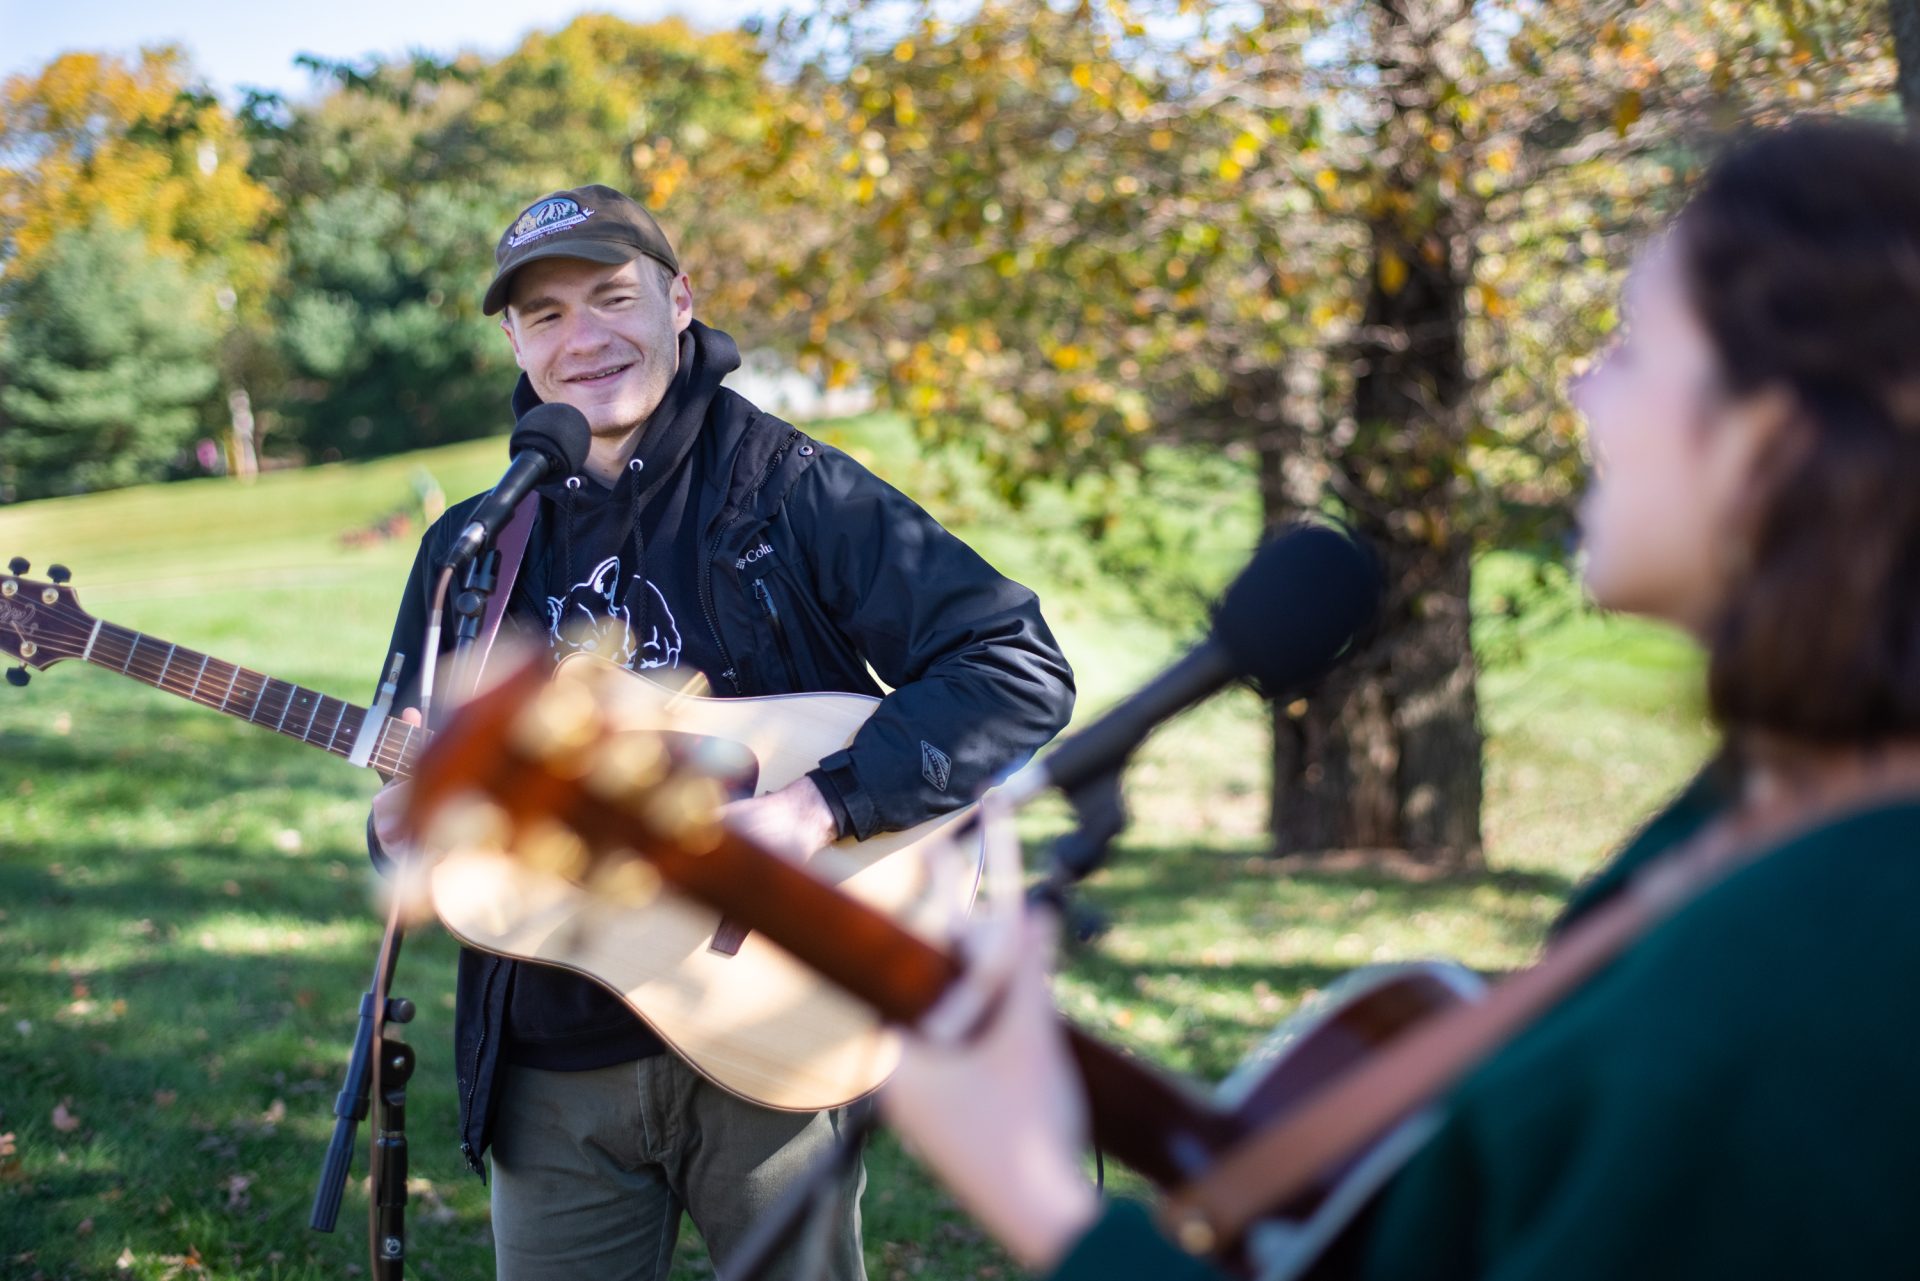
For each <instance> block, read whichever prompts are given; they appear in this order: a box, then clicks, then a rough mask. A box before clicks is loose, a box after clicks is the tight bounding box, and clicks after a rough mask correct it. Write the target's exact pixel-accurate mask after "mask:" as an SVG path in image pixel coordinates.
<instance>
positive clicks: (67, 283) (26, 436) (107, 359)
mask: <svg viewBox="0 0 1920 1281" xmlns="http://www.w3.org/2000/svg"><path fill="white" fill-rule="evenodd" d="M211 293H212V290H211V289H210V288H209V287H208V286H206V285H205V284H204V283H203V282H199V281H197V280H195V279H194V278H193V277H192V276H191V275H190V274H189V273H188V272H187V270H186V269H185V268H183V267H182V266H180V265H179V264H178V263H176V262H174V261H173V260H171V259H169V258H165V257H160V256H157V255H156V254H154V253H153V252H152V251H151V250H149V249H148V248H147V247H146V244H145V243H144V240H143V237H142V236H141V234H140V233H139V232H138V231H134V230H130V229H126V228H121V227H115V226H112V225H110V224H108V223H106V222H104V221H96V222H94V223H93V224H91V225H90V226H87V227H85V228H81V229H76V230H72V231H67V232H63V233H61V234H60V235H59V236H57V237H56V238H55V240H54V241H53V243H52V244H51V245H49V246H48V248H47V250H46V251H45V252H44V253H43V254H42V255H41V257H40V258H39V260H38V261H36V262H35V264H34V265H33V268H32V270H30V271H29V272H26V273H23V274H21V275H20V276H18V277H14V278H12V279H10V280H9V281H8V283H7V287H6V289H5V295H4V307H5V310H6V312H7V329H8V341H7V343H6V345H5V346H4V348H0V485H4V486H5V487H6V488H7V489H9V490H11V491H12V494H13V496H14V497H17V498H23V499H24V498H40V497H46V496H49V495H54V494H71V493H80V492H83V491H87V490H96V489H111V488H115V487H117V486H121V485H131V484H137V483H139V482H141V481H147V480H155V479H159V478H160V477H161V476H163V475H164V474H165V472H166V470H167V468H168V465H169V464H170V463H171V462H172V461H173V460H174V459H175V458H176V457H178V456H179V454H180V453H181V452H182V451H183V450H184V449H185V448H187V446H189V445H190V444H191V442H192V440H193V438H194V436H195V435H196V434H198V433H199V432H200V431H202V430H203V427H204V424H205V423H206V422H207V421H208V419H207V418H206V417H205V415H206V413H207V412H208V409H209V405H210V403H211V401H212V400H213V399H214V398H215V394H216V392H217V389H218V384H219V370H218V366H217V364H216V348H217V344H218V339H219V335H218V329H217V326H216V324H215V323H214V319H213V307H212V300H211V298H210V295H211Z"/></svg>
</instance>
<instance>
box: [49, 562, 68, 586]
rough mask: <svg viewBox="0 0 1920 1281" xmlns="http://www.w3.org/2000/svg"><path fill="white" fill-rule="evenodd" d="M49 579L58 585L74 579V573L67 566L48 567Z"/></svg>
mask: <svg viewBox="0 0 1920 1281" xmlns="http://www.w3.org/2000/svg"><path fill="white" fill-rule="evenodd" d="M47 577H48V578H51V579H52V580H53V581H54V582H56V583H64V582H66V581H68V580H69V579H71V578H72V577H73V571H72V570H70V569H68V568H67V567H66V566H65V565H49V566H47Z"/></svg>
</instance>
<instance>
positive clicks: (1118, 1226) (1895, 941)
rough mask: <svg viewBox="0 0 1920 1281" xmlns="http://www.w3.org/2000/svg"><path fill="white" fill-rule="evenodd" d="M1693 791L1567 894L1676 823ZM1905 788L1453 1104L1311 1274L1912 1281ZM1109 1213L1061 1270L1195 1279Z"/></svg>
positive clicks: (1668, 835) (1670, 926)
mask: <svg viewBox="0 0 1920 1281" xmlns="http://www.w3.org/2000/svg"><path fill="white" fill-rule="evenodd" d="M1713 808H1714V806H1713V804H1712V794H1711V790H1710V789H1709V788H1708V787H1707V786H1706V785H1705V784H1701V783H1696V784H1695V786H1694V787H1693V788H1691V789H1689V791H1688V793H1687V794H1686V795H1685V796H1683V797H1682V798H1681V799H1680V800H1679V801H1678V802H1676V803H1675V805H1674V806H1673V807H1671V808H1670V809H1668V810H1667V811H1666V812H1665V813H1663V814H1662V815H1661V816H1660V817H1659V818H1658V819H1656V820H1655V821H1654V822H1653V823H1652V824H1651V825H1650V826H1649V827H1648V828H1647V829H1646V831H1645V832H1643V833H1642V834H1641V835H1640V837H1639V838H1638V839H1636V840H1635V841H1634V842H1633V843H1632V844H1631V845H1630V846H1629V847H1628V848H1627V849H1626V850H1625V851H1624V852H1623V853H1622V854H1621V855H1620V857H1619V858H1618V859H1617V860H1615V862H1614V863H1613V864H1612V865H1610V866H1609V867H1608V869H1607V870H1606V871H1605V872H1603V873H1602V874H1601V875H1600V876H1599V877H1597V878H1596V879H1595V880H1594V881H1593V882H1592V883H1591V884H1590V885H1589V886H1588V887H1587V888H1586V889H1585V890H1584V891H1582V892H1581V893H1580V894H1578V895H1576V896H1575V898H1574V901H1573V903H1572V905H1571V906H1570V908H1569V915H1570V916H1571V915H1575V914H1577V913H1578V912H1580V911H1582V910H1584V909H1585V908H1587V907H1590V906H1592V905H1593V904H1594V903H1596V902H1598V901H1600V900H1601V899H1603V898H1604V897H1606V896H1607V895H1608V894H1609V893H1611V892H1612V891H1613V890H1615V889H1617V888H1618V887H1619V886H1620V885H1621V884H1622V883H1623V882H1624V880H1625V878H1626V876H1627V874H1628V873H1629V872H1630V871H1631V870H1632V869H1633V868H1635V867H1638V866H1639V865H1640V864H1642V863H1645V862H1646V861H1648V860H1649V859H1651V858H1653V857H1655V856H1657V855H1658V854H1660V853H1661V852H1663V851H1665V850H1667V849H1669V848H1671V847H1672V846H1674V845H1675V844H1677V843H1678V842H1679V841H1682V840H1684V839H1685V838H1686V837H1687V836H1688V835H1690V834H1692V833H1693V832H1694V831H1695V830H1697V829H1698V827H1699V826H1700V825H1701V824H1702V823H1703V822H1704V821H1705V820H1706V818H1707V817H1708V816H1709V815H1710V814H1711V813H1712V811H1713ZM1916 1015H1920V800H1914V801H1908V802H1905V803H1901V804H1898V805H1887V806H1883V807H1881V808H1877V809H1873V810H1870V811H1865V812H1862V813H1858V814H1855V815H1852V816H1850V817H1846V818H1843V819H1841V820H1839V821H1837V822H1834V823H1831V824H1829V825H1827V826H1825V827H1823V828H1821V829H1819V830H1817V831H1814V832H1811V833H1809V834H1807V835H1805V836H1802V837H1800V838H1798V839H1796V840H1794V841H1792V842H1790V843H1789V844H1787V845H1784V846H1782V847H1780V848H1779V849H1777V850H1775V851H1773V852H1772V853H1770V854H1768V855H1766V856H1765V857H1763V858H1761V859H1759V860H1757V861H1755V862H1754V863H1752V864H1749V865H1748V866H1746V867H1744V868H1742V869H1740V870H1739V871H1738V872H1736V873H1735V874H1733V875H1732V876H1730V877H1729V878H1728V879H1727V880H1725V881H1723V882H1722V883H1720V884H1719V885H1717V886H1715V887H1714V888H1712V889H1711V890H1709V891H1708V892H1707V893H1706V894H1704V895H1702V896H1701V897H1700V898H1699V899H1697V900H1696V901H1694V902H1693V903H1691V904H1689V905H1688V906H1686V907H1685V908H1683V909H1682V910H1681V911H1680V912H1679V913H1677V914H1676V915H1675V916H1674V917H1673V918H1672V919H1670V920H1668V921H1666V922H1664V923H1663V924H1661V925H1659V926H1657V927H1656V928H1655V929H1654V930H1653V931H1651V932H1650V933H1649V934H1648V935H1647V936H1646V937H1645V938H1643V939H1641V940H1640V941H1639V942H1638V943H1637V944H1636V945H1635V946H1634V947H1632V948H1631V949H1630V950H1629V951H1628V952H1627V953H1625V954H1624V955H1622V956H1621V957H1620V958H1619V959H1618V960H1616V961H1615V962H1614V963H1613V964H1612V965H1611V966H1609V967H1608V968H1607V969H1606V970H1604V971H1603V972H1602V973H1601V974H1600V975H1599V976H1598V977H1596V978H1594V979H1593V980H1592V981H1590V982H1589V983H1588V984H1587V985H1586V986H1585V987H1584V988H1582V989H1581V990H1580V991H1579V992H1578V993H1576V994H1575V995H1574V996H1572V997H1571V998H1569V999H1568V1000H1567V1001H1565V1002H1564V1003H1562V1004H1561V1005H1560V1006H1559V1007H1558V1008H1556V1009H1555V1010H1554V1011H1553V1012H1552V1013H1551V1014H1549V1015H1548V1016H1547V1017H1545V1018H1544V1019H1542V1020H1541V1021H1540V1022H1539V1023H1537V1024H1536V1025H1535V1026H1534V1027H1532V1028H1531V1029H1529V1030H1528V1031H1527V1032H1526V1033H1524V1034H1523V1035H1521V1036H1520V1037H1519V1038H1517V1039H1516V1040H1515V1041H1513V1042H1512V1043H1511V1044H1510V1045H1508V1046H1507V1047H1506V1048H1505V1049H1503V1050H1501V1051H1500V1052H1499V1053H1498V1054H1496V1055H1494V1057H1493V1058H1491V1059H1489V1060H1488V1061H1487V1062H1486V1063H1485V1064H1483V1065H1482V1066H1481V1067H1480V1068H1479V1069H1478V1070H1476V1071H1475V1072H1473V1073H1472V1074H1471V1075H1470V1076H1469V1077H1468V1078H1467V1079H1466V1080H1465V1081H1464V1082H1462V1084H1461V1085H1460V1087H1459V1088H1458V1089H1457V1090H1456V1091H1455V1092H1454V1094H1453V1095H1452V1096H1451V1097H1450V1098H1449V1100H1448V1101H1447V1105H1446V1114H1445V1119H1444V1120H1443V1122H1442V1124H1441V1127H1440V1129H1439V1130H1438V1131H1437V1132H1436V1133H1435V1135H1434V1137H1433V1138H1432V1140H1431V1141H1430V1142H1429V1143H1428V1144H1427V1145H1426V1146H1425V1147H1424V1148H1422V1149H1421V1151H1420V1152H1419V1153H1418V1154H1417V1155H1416V1156H1415V1157H1414V1159H1413V1160H1412V1161H1411V1162H1409V1163H1408V1165H1407V1166H1406V1168H1405V1169H1404V1170H1402V1171H1401V1172H1400V1174H1399V1175H1398V1176H1396V1177H1395V1179H1394V1180H1393V1181H1392V1182H1391V1183H1390V1184H1389V1185H1388V1186H1387V1188H1386V1189H1385V1190H1384V1191H1383V1193H1382V1195H1381V1196H1380V1198H1379V1199H1378V1200H1377V1201H1376V1203H1375V1204H1374V1206H1373V1207H1372V1209H1371V1210H1370V1211H1369V1213H1368V1215H1367V1217H1366V1218H1365V1219H1364V1220H1363V1221H1362V1222H1361V1223H1360V1224H1359V1225H1357V1227H1356V1229H1355V1230H1354V1231H1353V1232H1352V1233H1350V1234H1349V1236H1348V1238H1347V1239H1346V1241H1345V1242H1344V1243H1343V1246H1342V1248H1341V1250H1340V1251H1339V1254H1338V1256H1337V1257H1336V1258H1335V1259H1333V1260H1330V1261H1329V1262H1328V1263H1327V1264H1326V1265H1325V1266H1324V1267H1323V1268H1322V1269H1321V1270H1320V1271H1319V1272H1317V1273H1316V1275H1317V1276H1328V1275H1333V1276H1340V1277H1353V1278H1364V1279H1366V1281H1374V1279H1378V1281H1389V1279H1391V1281H1464V1279H1466V1278H1476V1279H1479V1281H1522V1279H1523V1278H1525V1279H1529V1281H1530V1279H1534V1278H1538V1279H1539V1281H1586V1279H1587V1278H1592V1279H1593V1281H1602V1279H1605V1281H1623V1279H1626V1278H1631V1279H1632V1281H1661V1279H1662V1278H1673V1279H1674V1281H1681V1279H1683V1278H1684V1279H1685V1281H1709V1279H1713V1278H1728V1279H1729V1281H1732V1279H1733V1278H1739V1279H1740V1281H1749V1279H1750V1278H1754V1277H1761V1276H1783V1277H1846V1278H1848V1279H1849V1281H1859V1279H1860V1278H1873V1277H1895V1276H1899V1277H1914V1276H1920V1243H1916V1241H1915V1239H1914V1232H1913V1230H1912V1227H1911V1224H1912V1222H1913V1216H1914V1215H1915V1214H1916V1212H1917V1211H1916V1207H1917V1206H1920V1019H1917V1018H1916ZM1217 1275H1218V1274H1217V1273H1215V1272H1214V1271H1213V1270H1212V1269H1210V1268H1208V1267H1206V1266H1205V1265H1203V1264H1200V1263H1198V1262H1197V1261H1195V1260H1193V1259H1191V1258H1189V1257H1188V1256H1186V1255H1185V1254H1183V1253H1181V1252H1180V1251H1179V1250H1177V1249H1175V1248H1174V1247H1173V1246H1171V1245H1169V1244H1168V1243H1167V1242H1166V1241H1165V1240H1164V1239H1163V1238H1162V1237H1161V1236H1160V1235H1159V1234H1158V1233H1157V1232H1155V1230H1154V1228H1153V1226H1152V1224H1151V1222H1150V1220H1149V1218H1148V1216H1147V1215H1146V1214H1145V1212H1144V1211H1142V1210H1141V1208H1140V1207H1138V1206H1135V1205H1128V1204H1126V1203H1116V1204H1114V1205H1113V1206H1112V1207H1110V1208H1109V1210H1108V1213H1107V1214H1106V1216H1105V1217H1104V1218H1103V1219H1102V1220H1101V1221H1100V1223H1099V1224H1097V1225H1096V1226H1095V1227H1094V1228H1093V1230H1092V1231H1090V1232H1089V1233H1088V1234H1087V1235H1086V1236H1085V1237H1084V1238H1082V1239H1081V1241H1080V1242H1079V1243H1078V1245H1077V1246H1076V1247H1075V1248H1074V1249H1073V1250H1072V1251H1071V1252H1070V1254H1069V1256H1068V1257H1067V1258H1066V1259H1065V1260H1064V1261H1063V1262H1062V1263H1061V1265H1060V1267H1059V1268H1058V1270H1057V1271H1056V1272H1055V1274H1054V1277H1055V1281H1092V1279H1093V1278H1100V1279H1101V1281H1126V1279H1127V1278H1134V1277H1139V1278H1148V1277H1151V1278H1155V1281H1210V1279H1211V1278H1214V1277H1216V1276H1217Z"/></svg>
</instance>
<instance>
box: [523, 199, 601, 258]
mask: <svg viewBox="0 0 1920 1281" xmlns="http://www.w3.org/2000/svg"><path fill="white" fill-rule="evenodd" d="M591 217H593V210H591V209H588V208H586V207H584V206H582V205H581V204H579V203H578V202H577V201H573V200H569V199H567V197H565V196H549V197H548V198H547V199H545V200H542V201H541V202H540V203H539V204H537V205H535V206H533V207H532V208H531V209H529V210H527V211H526V212H525V213H523V214H521V215H520V220H519V221H518V222H516V223H514V224H513V229H512V230H511V231H510V232H509V233H508V235H507V248H509V249H518V248H519V247H520V246H521V245H524V244H526V243H527V242H528V241H529V240H538V239H540V237H542V236H550V235H552V234H553V233H554V232H556V231H565V230H566V229H567V228H568V227H577V226H579V225H580V224H581V223H583V222H585V221H586V220H587V219H589V218H591Z"/></svg>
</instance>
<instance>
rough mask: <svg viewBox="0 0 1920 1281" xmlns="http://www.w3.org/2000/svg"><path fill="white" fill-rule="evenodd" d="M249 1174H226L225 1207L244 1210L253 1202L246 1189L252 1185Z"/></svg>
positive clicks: (252, 1177)
mask: <svg viewBox="0 0 1920 1281" xmlns="http://www.w3.org/2000/svg"><path fill="white" fill-rule="evenodd" d="M253 1179H254V1176H253V1175H251V1174H233V1175H229V1176H227V1209H229V1210H244V1209H246V1208H247V1207H248V1206H249V1205H251V1204H253V1198H252V1197H251V1196H248V1195H247V1189H248V1188H250V1187H252V1186H253Z"/></svg>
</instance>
